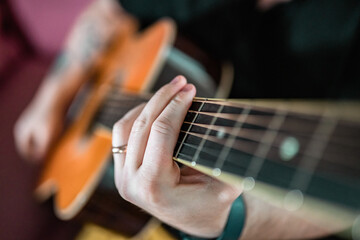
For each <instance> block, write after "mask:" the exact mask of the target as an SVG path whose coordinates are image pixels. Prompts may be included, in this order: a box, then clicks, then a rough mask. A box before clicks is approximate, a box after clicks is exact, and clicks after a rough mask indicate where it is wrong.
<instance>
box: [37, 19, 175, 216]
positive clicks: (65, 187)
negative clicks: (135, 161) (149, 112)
mask: <svg viewBox="0 0 360 240" xmlns="http://www.w3.org/2000/svg"><path fill="white" fill-rule="evenodd" d="M124 24H126V27H125V28H124V31H123V32H122V33H121V34H120V35H119V36H118V38H117V39H116V41H115V43H114V44H113V46H112V47H111V49H110V51H109V54H108V56H107V57H106V59H105V60H104V61H103V63H102V71H101V77H100V81H97V83H96V87H94V88H93V89H92V90H91V91H90V92H89V94H88V95H87V99H86V101H85V104H84V107H83V108H82V111H80V112H79V113H78V116H77V117H76V119H75V121H74V122H73V124H72V125H71V126H70V127H69V129H68V130H67V131H66V132H65V134H64V136H63V137H62V138H61V139H60V141H59V142H58V144H57V145H56V146H55V148H54V149H53V150H52V151H51V153H50V154H49V157H48V161H47V162H46V164H45V166H44V169H43V171H42V174H41V177H40V180H39V183H38V186H37V188H36V191H35V193H36V196H37V197H38V198H39V199H42V200H45V199H46V198H48V197H50V196H51V195H53V194H54V195H55V198H54V200H55V202H54V204H55V206H54V207H55V212H56V214H57V216H58V217H59V218H61V219H70V218H72V217H74V216H75V215H76V214H77V213H78V212H79V211H80V210H81V209H82V207H83V206H84V205H85V204H86V202H87V201H88V200H89V197H90V195H91V194H92V193H93V191H94V190H95V188H96V187H97V185H98V183H99V181H100V180H101V177H102V175H103V173H104V170H105V167H106V165H107V162H108V159H109V155H110V153H111V132H110V131H109V129H105V128H102V127H97V128H96V130H95V131H94V133H93V134H92V135H90V136H88V135H87V134H85V133H86V131H87V129H88V127H89V125H90V123H91V120H92V118H93V116H94V114H95V113H96V110H97V108H98V107H99V106H100V104H101V102H102V100H103V99H104V98H105V96H106V94H107V93H108V91H109V89H110V88H111V87H113V86H114V84H113V85H112V81H113V80H114V76H115V75H116V74H118V73H119V72H121V76H122V82H121V88H122V89H124V90H128V91H132V92H136V93H139V92H144V91H147V90H148V89H149V87H150V86H151V85H152V82H153V81H154V78H155V76H156V73H158V72H159V71H160V69H161V67H162V64H163V63H164V61H165V57H166V52H167V49H168V48H169V47H170V46H171V45H172V42H173V41H174V37H175V25H174V23H173V22H172V21H171V20H168V19H164V20H162V21H159V22H158V23H156V24H154V25H153V26H152V27H150V28H149V29H147V30H146V31H144V32H142V33H137V32H136V31H137V23H136V21H135V20H133V19H132V18H131V19H130V18H129V20H128V21H126V22H124Z"/></svg>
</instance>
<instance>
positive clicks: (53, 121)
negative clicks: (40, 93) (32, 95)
mask: <svg viewBox="0 0 360 240" xmlns="http://www.w3.org/2000/svg"><path fill="white" fill-rule="evenodd" d="M35 102H36V101H33V102H32V104H30V105H29V106H28V107H27V108H26V109H25V111H24V112H23V113H22V114H21V116H20V118H19V119H18V121H17V122H16V124H15V128H14V136H15V145H16V148H17V150H18V152H19V153H20V155H21V156H22V157H23V158H24V159H27V160H29V161H34V162H40V161H41V160H43V159H44V157H45V155H46V154H47V152H48V151H49V148H50V146H51V144H52V143H53V141H54V140H55V139H56V138H57V137H58V136H59V135H60V132H61V129H62V127H63V122H64V115H63V114H62V112H61V111H59V110H57V109H56V108H55V107H52V106H50V105H51V104H48V102H43V101H38V102H37V103H35Z"/></svg>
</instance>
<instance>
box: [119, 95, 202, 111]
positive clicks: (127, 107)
mask: <svg viewBox="0 0 360 240" xmlns="http://www.w3.org/2000/svg"><path fill="white" fill-rule="evenodd" d="M131 97H132V96H130V99H131ZM116 99H119V98H116ZM122 99H123V97H122ZM120 102H122V101H120ZM202 102H203V101H202ZM127 108H128V107H127ZM199 113H200V114H201V112H199Z"/></svg>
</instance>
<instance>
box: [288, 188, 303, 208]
mask: <svg viewBox="0 0 360 240" xmlns="http://www.w3.org/2000/svg"><path fill="white" fill-rule="evenodd" d="M303 203H304V195H303V193H302V192H301V191H300V190H298V189H296V190H291V191H290V192H288V193H287V194H286V196H285V199H284V207H285V209H287V210H289V211H296V210H298V209H299V208H300V207H301V206H302V205H303Z"/></svg>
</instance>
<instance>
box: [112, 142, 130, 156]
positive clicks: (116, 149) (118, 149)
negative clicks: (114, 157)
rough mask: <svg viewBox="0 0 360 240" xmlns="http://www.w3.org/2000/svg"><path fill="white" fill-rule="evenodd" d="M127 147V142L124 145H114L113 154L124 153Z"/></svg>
mask: <svg viewBox="0 0 360 240" xmlns="http://www.w3.org/2000/svg"><path fill="white" fill-rule="evenodd" d="M126 149H127V144H125V145H122V146H118V147H116V146H113V147H112V153H113V154H123V153H126Z"/></svg>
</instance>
